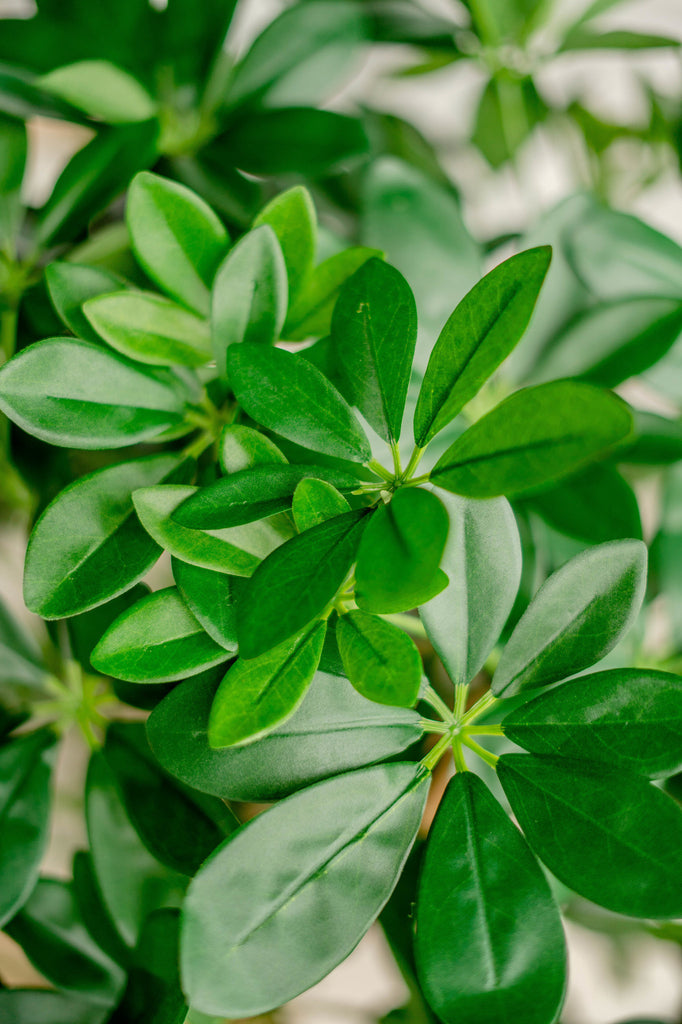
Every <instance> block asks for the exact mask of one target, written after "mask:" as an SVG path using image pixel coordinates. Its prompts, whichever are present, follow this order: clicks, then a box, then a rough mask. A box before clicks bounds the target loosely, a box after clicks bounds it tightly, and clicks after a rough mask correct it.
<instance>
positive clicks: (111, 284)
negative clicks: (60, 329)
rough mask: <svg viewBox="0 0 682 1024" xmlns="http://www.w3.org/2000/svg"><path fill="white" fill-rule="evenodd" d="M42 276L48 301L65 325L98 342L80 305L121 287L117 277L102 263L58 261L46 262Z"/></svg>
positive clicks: (121, 283) (89, 339)
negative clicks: (101, 264) (98, 265)
mask: <svg viewBox="0 0 682 1024" xmlns="http://www.w3.org/2000/svg"><path fill="white" fill-rule="evenodd" d="M45 280H46V282H47V287H48V290H49V292H50V298H51V299H52V305H53V306H54V308H55V309H56V310H57V312H58V313H59V316H60V317H61V319H62V320H63V321H64V323H65V324H66V326H67V327H68V328H70V330H72V331H73V333H74V334H75V335H76V337H77V338H83V340H84V341H94V342H96V343H97V344H99V341H100V338H99V335H98V334H97V332H96V331H93V329H92V327H91V326H90V321H89V320H88V318H87V317H86V316H85V314H84V313H83V310H82V309H81V306H82V305H83V303H84V302H87V300H88V299H94V298H95V297H96V296H97V295H105V294H110V293H111V292H115V291H120V290H122V289H123V288H125V283H124V282H123V281H122V280H121V278H119V277H116V275H115V274H111V273H110V272H109V271H108V270H104V269H103V268H102V267H88V266H84V265H83V264H80V263H67V262H66V261H58V262H55V263H50V265H49V266H48V267H47V268H46V270H45Z"/></svg>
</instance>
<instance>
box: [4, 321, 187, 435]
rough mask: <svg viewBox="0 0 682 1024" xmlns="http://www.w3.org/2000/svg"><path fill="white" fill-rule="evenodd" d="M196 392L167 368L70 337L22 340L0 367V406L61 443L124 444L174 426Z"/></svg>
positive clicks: (32, 430) (36, 432) (28, 429)
mask: <svg viewBox="0 0 682 1024" xmlns="http://www.w3.org/2000/svg"><path fill="white" fill-rule="evenodd" d="M46 387H48V388H49V393H46ZM196 397H198V396H196V395H195V394H193V393H192V392H190V390H189V385H188V383H187V382H186V381H185V380H184V379H181V378H180V377H177V376H175V374H173V373H172V372H171V371H169V370H163V369H152V368H148V367H143V366H140V364H139V363H133V362H132V361H131V360H129V359H126V358H124V357H123V356H120V355H118V354H117V353H115V352H110V351H108V350H107V349H105V348H103V347H102V346H99V345H92V344H90V342H86V341H79V340H78V339H76V338H48V339H47V340H46V341H39V342H37V344H35V345H29V346H28V348H25V349H24V350H23V351H22V352H20V353H19V355H17V356H14V358H13V359H10V361H9V362H8V363H6V364H5V366H3V367H2V369H1V370H0V409H2V411H3V412H4V413H5V414H6V415H7V416H9V418H10V419H11V420H12V421H13V422H14V423H17V424H18V425H19V426H20V427H22V429H24V430H25V431H26V432H27V433H28V434H32V435H33V436H34V437H39V438H40V440H41V441H48V442H49V443H50V444H56V445H60V446H62V447H65V448H86V449H87V448H124V447H126V446H127V445H132V444H138V443H139V442H140V441H147V440H150V439H151V438H153V437H157V436H158V435H159V434H161V433H162V432H163V431H164V430H168V429H170V428H178V427H180V428H181V427H182V424H183V418H184V414H185V408H186V405H187V403H188V402H190V401H193V400H195V399H196ZM191 429H193V428H192V426H191V425H188V426H187V430H191Z"/></svg>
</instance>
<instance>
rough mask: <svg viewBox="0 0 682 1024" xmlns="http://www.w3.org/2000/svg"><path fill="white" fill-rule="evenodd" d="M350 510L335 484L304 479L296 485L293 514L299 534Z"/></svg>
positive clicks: (308, 478)
mask: <svg viewBox="0 0 682 1024" xmlns="http://www.w3.org/2000/svg"><path fill="white" fill-rule="evenodd" d="M349 510H350V505H349V504H348V502H347V501H346V499H345V498H344V496H343V495H342V494H341V493H340V491H337V489H336V487H334V486H333V484H330V483H327V482H326V480H320V479H318V478H317V474H316V475H315V477H304V479H303V480H301V482H300V483H299V484H297V485H296V490H295V491H294V497H293V501H292V503H291V514H292V516H293V518H294V523H295V524H296V529H297V530H298V532H299V533H303V532H304V531H305V530H311V529H312V528H313V526H319V525H320V523H324V522H325V521H326V520H327V519H333V518H334V516H340V515H343V513H344V512H348V511H349Z"/></svg>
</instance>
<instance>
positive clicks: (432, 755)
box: [421, 732, 450, 771]
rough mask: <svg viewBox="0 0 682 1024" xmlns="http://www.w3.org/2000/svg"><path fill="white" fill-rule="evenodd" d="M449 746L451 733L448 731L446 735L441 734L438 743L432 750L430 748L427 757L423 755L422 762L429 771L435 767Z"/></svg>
mask: <svg viewBox="0 0 682 1024" xmlns="http://www.w3.org/2000/svg"><path fill="white" fill-rule="evenodd" d="M449 746H450V733H449V732H446V733H445V735H444V736H441V738H440V739H439V740H438V743H436V745H435V746H434V747H432V748H431V750H429V752H428V754H427V755H426V757H423V758H422V759H421V764H422V765H423V767H424V768H428V770H429V771H431V770H432V769H433V768H435V767H436V765H437V764H438V762H439V761H440V759H441V757H442V756H443V754H444V753H445V751H446V750H447V749H448V747H449Z"/></svg>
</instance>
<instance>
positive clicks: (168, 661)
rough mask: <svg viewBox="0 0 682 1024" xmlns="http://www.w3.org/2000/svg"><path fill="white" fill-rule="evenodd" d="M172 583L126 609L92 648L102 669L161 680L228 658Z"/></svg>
mask: <svg viewBox="0 0 682 1024" xmlns="http://www.w3.org/2000/svg"><path fill="white" fill-rule="evenodd" d="M228 657H229V654H228V652H227V651H226V650H225V648H224V647H222V646H221V645H220V644H217V643H216V642H215V640H214V639H213V638H212V637H210V636H209V635H208V633H207V632H206V631H205V630H204V628H203V627H202V626H201V624H200V623H199V622H198V621H197V620H196V619H195V617H194V616H193V615H192V613H191V612H190V610H189V608H188V607H187V605H186V604H185V602H184V601H183V600H182V598H181V597H180V594H179V593H178V591H177V589H176V588H175V587H168V588H167V589H166V590H158V591H156V593H154V594H149V595H147V596H146V597H143V598H142V600H140V601H138V602H137V603H136V604H134V605H133V606H132V608H128V609H126V611H124V612H123V614H122V615H119V617H118V618H117V619H116V620H115V622H114V623H112V625H111V626H110V627H109V629H108V630H107V631H106V633H105V634H104V636H103V637H102V639H101V640H100V642H99V643H98V644H97V647H95V649H94V651H93V652H92V659H91V660H92V664H93V665H94V666H95V668H96V669H97V670H98V671H99V672H104V673H105V675H109V676H116V677H117V678H118V679H127V680H128V681H130V682H132V683H165V682H169V681H171V680H173V679H182V678H183V677H185V676H192V675H196V673H197V672H201V671H202V670H203V669H205V668H208V667H209V666H211V665H219V664H220V663H221V662H222V661H227V659H228Z"/></svg>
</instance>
